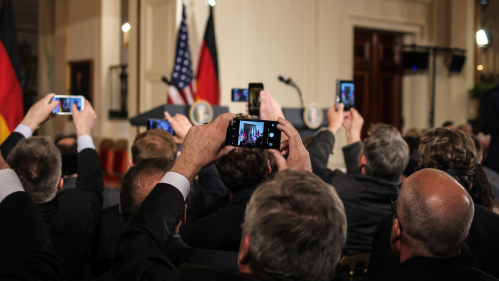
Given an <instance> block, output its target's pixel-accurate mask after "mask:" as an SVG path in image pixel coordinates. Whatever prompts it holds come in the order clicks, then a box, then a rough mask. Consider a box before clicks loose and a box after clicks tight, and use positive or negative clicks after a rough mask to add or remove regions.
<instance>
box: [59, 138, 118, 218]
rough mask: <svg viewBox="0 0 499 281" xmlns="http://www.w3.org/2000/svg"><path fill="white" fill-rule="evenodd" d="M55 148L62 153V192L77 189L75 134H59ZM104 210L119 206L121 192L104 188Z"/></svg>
mask: <svg viewBox="0 0 499 281" xmlns="http://www.w3.org/2000/svg"><path fill="white" fill-rule="evenodd" d="M54 144H55V146H56V147H57V148H58V149H59V151H60V152H61V160H62V177H63V179H64V183H63V185H62V190H64V189H67V188H75V187H76V179H77V177H78V146H77V138H76V135H75V134H58V135H57V136H56V137H55V139H54ZM102 195H103V202H102V209H105V208H108V207H110V206H113V205H116V204H118V202H119V201H120V192H119V191H118V190H116V189H114V188H109V187H104V191H103V193H102Z"/></svg>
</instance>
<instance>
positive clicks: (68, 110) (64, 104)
mask: <svg viewBox="0 0 499 281" xmlns="http://www.w3.org/2000/svg"><path fill="white" fill-rule="evenodd" d="M52 100H53V101H54V100H55V101H59V105H58V106H57V107H56V108H54V110H53V111H52V113H55V114H58V115H71V114H73V110H72V106H73V104H76V108H78V111H82V110H83V109H85V97H84V96H68V95H55V96H54V97H53V98H52Z"/></svg>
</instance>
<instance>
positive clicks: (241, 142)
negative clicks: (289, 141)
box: [225, 119, 281, 149]
mask: <svg viewBox="0 0 499 281" xmlns="http://www.w3.org/2000/svg"><path fill="white" fill-rule="evenodd" d="M278 124H279V123H278V122H277V121H265V120H254V119H234V121H233V125H232V126H229V128H228V129H227V135H226V137H225V145H230V146H235V147H246V148H261V149H269V148H276V149H279V148H280V145H281V131H279V129H278V128H277V125H278Z"/></svg>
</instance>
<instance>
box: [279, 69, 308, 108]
mask: <svg viewBox="0 0 499 281" xmlns="http://www.w3.org/2000/svg"><path fill="white" fill-rule="evenodd" d="M277 79H279V81H281V82H282V83H284V84H286V85H289V86H291V87H293V88H295V89H296V91H298V96H299V97H300V105H301V107H302V108H303V96H302V94H301V90H300V88H299V87H298V85H296V83H295V82H294V81H293V79H291V77H285V76H282V75H279V76H277Z"/></svg>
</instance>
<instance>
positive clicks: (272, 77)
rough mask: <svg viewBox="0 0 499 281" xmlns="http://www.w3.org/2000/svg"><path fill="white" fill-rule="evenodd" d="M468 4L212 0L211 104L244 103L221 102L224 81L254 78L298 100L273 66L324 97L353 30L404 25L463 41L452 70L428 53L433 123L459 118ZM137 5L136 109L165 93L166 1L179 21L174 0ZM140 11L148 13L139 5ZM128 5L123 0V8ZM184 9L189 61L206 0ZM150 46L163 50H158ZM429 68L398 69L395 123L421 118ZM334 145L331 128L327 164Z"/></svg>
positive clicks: (425, 112) (466, 81)
mask: <svg viewBox="0 0 499 281" xmlns="http://www.w3.org/2000/svg"><path fill="white" fill-rule="evenodd" d="M132 2H134V1H132ZM473 3H474V2H473V0H457V1H450V0H439V1H433V0H306V1H305V0H272V1H268V0H267V1H265V0H252V1H248V0H241V1H234V0H217V4H216V6H215V33H216V38H217V47H218V56H219V71H220V86H221V104H222V105H228V106H229V107H230V110H231V112H234V113H237V112H242V111H244V105H243V104H237V103H231V102H230V89H231V88H234V87H245V86H246V85H247V83H248V82H263V83H264V84H265V88H266V89H267V90H269V91H270V93H271V94H272V95H273V96H274V97H275V98H276V100H277V101H278V102H279V103H281V105H282V106H283V107H298V106H299V99H298V97H297V94H296V92H295V91H294V89H292V88H290V87H288V86H286V85H284V84H282V83H280V82H278V81H277V78H276V77H277V75H280V74H282V75H287V76H291V77H292V78H293V79H294V80H295V81H296V82H297V83H298V85H299V86H300V87H301V89H302V91H303V95H304V102H305V103H309V102H317V103H319V104H321V105H323V106H324V107H329V106H331V105H333V97H334V80H335V79H336V78H342V79H351V78H352V73H353V30H354V28H355V27H362V28H370V29H377V30H389V31H396V32H402V33H404V34H407V35H406V36H405V37H406V38H405V43H407V44H412V43H416V44H421V45H439V46H443V47H459V48H467V49H468V50H469V52H470V53H469V54H470V55H469V59H468V62H467V64H466V68H465V70H464V71H463V73H462V74H460V75H453V76H451V77H449V76H448V72H447V71H446V70H445V65H444V58H443V57H441V56H439V57H438V60H437V61H438V64H437V98H436V100H437V110H436V124H440V123H442V122H443V121H444V120H446V119H452V120H454V121H456V122H458V123H460V122H464V121H465V120H466V117H467V116H466V109H467V98H466V95H467V94H466V91H467V89H468V88H470V87H471V86H472V83H473V78H472V76H473V71H472V68H473V67H474V66H473V64H472V59H471V58H472V57H473V56H472V53H473V42H474V41H473V40H474V39H473V36H474V32H473V17H474V15H473V13H474V4H473ZM142 4H143V5H142V8H141V10H142V30H143V31H146V32H148V33H147V34H146V35H144V37H142V38H141V42H140V46H141V56H142V57H141V61H144V62H142V65H141V70H140V71H139V77H140V79H141V82H140V83H141V84H142V86H141V94H140V99H141V102H140V108H141V111H142V110H144V111H145V110H147V109H150V108H152V107H153V106H154V105H158V104H161V103H162V102H163V101H164V100H165V98H166V95H165V93H166V85H163V84H161V82H159V77H160V74H159V73H160V72H161V73H166V74H167V75H169V74H170V73H171V69H172V65H173V59H174V58H173V57H174V44H175V34H176V27H174V26H173V25H172V19H171V18H169V17H171V16H172V11H173V10H174V11H175V12H176V14H175V17H176V18H175V19H176V22H177V23H178V22H179V20H180V16H181V14H180V12H181V4H182V0H142ZM149 10H154V11H155V12H154V13H151V12H146V11H149ZM136 11H137V9H136V8H134V7H133V5H132V7H131V17H133V16H132V15H133V14H134V12H135V13H136ZM135 15H136V14H135ZM187 16H188V25H189V33H190V37H189V40H190V45H191V52H192V56H193V64H194V70H196V69H197V63H198V59H199V50H200V47H201V43H202V39H203V35H204V29H205V24H206V20H207V17H208V7H207V6H206V1H205V0H188V1H187ZM158 50H161V51H163V52H164V53H161V56H158V55H156V54H157V53H158V52H159V51H158ZM151 55H153V57H155V58H156V59H155V60H156V61H155V63H156V64H154V65H155V66H157V67H156V68H153V67H148V66H147V64H148V63H150V61H149V60H150V56H151ZM142 58H144V59H142ZM144 64H145V65H144ZM143 66H145V67H143ZM151 69H154V70H155V71H156V70H157V71H156V72H154V71H151ZM430 73H431V71H428V72H427V73H418V74H411V75H406V76H404V80H403V94H402V95H403V111H402V112H403V113H402V114H403V117H404V120H405V126H404V130H406V129H408V128H412V127H417V128H427V127H428V117H429V111H430V100H431V99H430V97H431V96H430V90H431V83H430V82H431V81H430V80H429V79H428V77H429V75H430ZM131 79H132V80H133V79H134V78H133V77H132V76H131ZM131 83H135V82H132V81H131ZM344 144H345V138H344V136H343V133H340V136H339V137H338V144H337V145H336V147H335V156H334V157H332V160H331V164H332V165H335V166H342V154H341V146H342V145H344Z"/></svg>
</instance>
